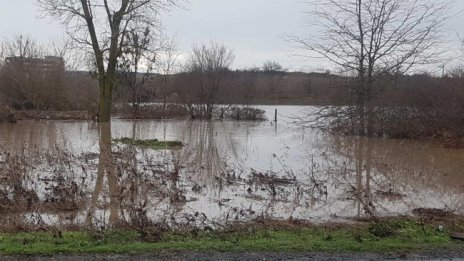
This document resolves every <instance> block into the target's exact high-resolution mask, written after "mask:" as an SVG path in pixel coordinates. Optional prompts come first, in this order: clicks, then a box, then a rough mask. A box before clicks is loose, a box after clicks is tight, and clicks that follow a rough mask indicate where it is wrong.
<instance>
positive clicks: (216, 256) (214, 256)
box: [0, 251, 464, 261]
mask: <svg viewBox="0 0 464 261" xmlns="http://www.w3.org/2000/svg"><path fill="white" fill-rule="evenodd" d="M0 260H5V261H17V260H18V261H19V260H26V261H58V260H63V261H81V260H85V261H87V260H89V261H104V260H111V261H125V260H136V261H144V260H230V261H232V260H237V261H255V260H256V261H257V260H316V261H326V260H327V261H328V260H334V261H335V260H464V251H455V252H433V253H422V254H408V255H401V254H395V255H378V254H364V253H363V254H327V253H298V254H296V253H269V252H263V253H217V252H215V253H191V252H182V253H147V254H136V255H55V256H0Z"/></svg>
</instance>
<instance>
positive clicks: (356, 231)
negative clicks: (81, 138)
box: [0, 220, 464, 255]
mask: <svg viewBox="0 0 464 261" xmlns="http://www.w3.org/2000/svg"><path fill="white" fill-rule="evenodd" d="M253 227H254V226H249V227H241V228H235V229H231V230H228V231H214V232H195V233H193V232H188V233H187V232H184V233H180V232H177V233H174V232H169V233H165V234H163V235H162V236H161V237H160V238H158V239H159V240H157V241H156V242H147V241H146V240H143V238H142V237H141V235H140V234H138V233H137V232H130V231H107V232H63V233H61V232H60V233H44V232H40V233H15V234H1V236H0V254H7V255H8V254H53V253H68V254H81V253H133V252H147V251H161V250H162V251H199V252H209V251H232V252H242V251H271V252H278V251H287V252H330V253H340V252H371V253H386V252H411V251H413V252H416V251H419V252H420V251H430V250H433V249H436V250H444V249H445V250H446V249H450V250H456V249H458V250H459V249H463V250H464V242H462V241H455V240H452V239H450V237H449V231H447V230H446V228H445V229H438V228H437V227H436V226H435V225H421V224H419V223H417V222H414V221H408V220H393V221H384V222H381V223H364V224H362V225H345V226H341V225H338V226H317V227H311V226H303V227H298V226H296V227H282V228H253Z"/></svg>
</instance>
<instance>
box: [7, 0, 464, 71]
mask: <svg viewBox="0 0 464 261" xmlns="http://www.w3.org/2000/svg"><path fill="white" fill-rule="evenodd" d="M33 2H34V1H33V0H0V4H1V5H0V6H1V9H0V38H4V37H10V36H12V35H14V34H29V35H31V36H33V37H34V38H36V39H38V40H40V41H43V42H48V41H49V40H50V39H51V38H57V37H62V36H63V35H64V30H63V28H62V26H61V25H60V24H59V23H57V22H54V21H52V20H51V19H49V18H46V19H41V18H40V17H39V16H40V13H39V11H38V8H37V7H36V6H35V5H34V3H33ZM454 5H455V6H454V7H453V10H455V11H456V12H457V11H458V10H463V9H464V1H463V0H457V1H456V3H455V4H454ZM310 9H311V6H310V5H308V4H307V3H305V1H304V0H190V2H189V3H187V4H185V8H184V9H176V10H173V11H171V12H170V14H168V15H165V17H164V19H163V20H164V24H165V26H166V28H167V32H168V33H169V34H177V40H178V41H177V42H178V47H179V48H180V50H181V51H182V53H184V54H187V53H188V52H189V50H190V49H191V46H192V44H194V43H203V42H208V41H210V40H213V41H217V42H221V43H224V44H226V45H227V46H228V47H230V48H232V49H233V50H234V52H235V56H236V59H235V62H234V65H233V67H234V68H244V67H251V66H260V65H262V64H263V62H265V61H266V60H275V61H278V62H279V63H281V64H282V65H283V66H284V67H285V68H288V69H290V70H304V71H313V70H317V69H323V67H325V65H324V64H323V63H320V62H318V61H314V60H308V59H306V58H303V57H300V56H296V55H294V53H295V49H294V48H293V47H292V46H291V45H290V44H289V43H288V42H286V41H285V40H284V39H283V36H284V35H299V36H305V35H311V30H312V29H311V27H309V26H308V25H307V21H308V17H307V15H306V14H305V11H309V10H310ZM463 25H464V13H461V14H459V15H457V16H456V18H453V19H451V20H450V21H449V22H448V24H447V26H446V30H447V31H448V32H449V33H450V35H456V34H457V33H460V34H463V33H464V29H463Z"/></svg>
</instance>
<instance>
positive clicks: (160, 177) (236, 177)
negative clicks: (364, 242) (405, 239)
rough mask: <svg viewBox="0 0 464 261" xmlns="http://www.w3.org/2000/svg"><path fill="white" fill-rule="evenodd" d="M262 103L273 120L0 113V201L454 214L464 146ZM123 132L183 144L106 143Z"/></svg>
mask: <svg viewBox="0 0 464 261" xmlns="http://www.w3.org/2000/svg"><path fill="white" fill-rule="evenodd" d="M261 108H263V109H264V110H266V112H267V115H268V118H269V119H272V120H273V119H274V110H275V109H276V108H277V109H278V112H279V121H278V122H277V123H275V122H273V121H265V122H236V121H222V122H219V121H217V122H207V121H184V120H165V121H161V120H143V121H131V120H118V119H114V120H113V122H112V124H111V126H106V127H105V126H99V125H97V124H95V123H93V122H87V121H21V122H19V123H17V124H8V123H2V124H0V134H1V135H0V151H1V154H0V171H1V173H0V193H1V194H2V195H1V196H2V198H3V200H2V202H0V203H1V204H0V206H2V208H3V210H2V211H3V212H4V213H6V212H8V213H14V217H15V219H18V218H19V219H21V220H23V221H24V222H26V223H32V224H36V223H46V224H68V225H69V224H85V223H91V224H95V225H98V226H109V225H111V224H112V223H114V222H119V221H121V220H123V221H124V220H126V221H127V220H130V219H140V215H143V216H144V217H146V218H147V219H149V220H153V221H164V222H167V223H169V224H171V225H181V224H182V225H185V224H189V225H192V224H193V225H198V226H206V225H208V226H214V225H218V224H223V223H226V222H229V221H234V220H245V221H246V220H252V219H260V218H278V219H288V218H290V217H291V218H294V219H305V220H309V221H313V222H324V221H329V220H331V221H332V220H336V221H345V220H351V219H353V218H358V217H370V216H396V215H412V214H413V210H414V209H417V208H436V209H444V210H447V211H452V212H455V213H457V214H464V173H463V172H464V150H459V149H445V148H442V147H440V146H439V145H436V144H432V143H429V142H419V141H408V140H393V139H377V138H376V139H367V138H359V137H342V136H333V135H326V134H323V133H320V132H318V131H316V130H313V129H310V128H303V127H298V126H296V125H294V124H293V123H292V121H293V118H292V116H294V115H303V114H304V113H306V112H308V111H311V110H313V109H314V108H313V107H303V106H261ZM121 137H132V138H137V139H155V138H156V139H159V140H179V141H182V142H183V143H184V144H185V146H184V147H183V148H182V149H180V150H157V151H154V150H150V149H142V148H134V147H130V146H125V145H120V144H114V142H113V144H112V145H111V139H116V138H121ZM100 151H102V153H100ZM21 206H22V207H21ZM5 209H6V210H5ZM11 215H13V214H11Z"/></svg>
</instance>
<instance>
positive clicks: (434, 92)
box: [0, 70, 464, 111]
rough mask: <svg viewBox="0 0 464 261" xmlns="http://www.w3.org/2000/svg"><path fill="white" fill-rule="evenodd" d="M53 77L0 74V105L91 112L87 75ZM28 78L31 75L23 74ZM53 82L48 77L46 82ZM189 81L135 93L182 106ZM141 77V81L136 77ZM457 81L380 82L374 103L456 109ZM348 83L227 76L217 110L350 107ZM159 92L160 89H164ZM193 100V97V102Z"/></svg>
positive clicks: (186, 77)
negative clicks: (243, 106) (236, 106)
mask: <svg viewBox="0 0 464 261" xmlns="http://www.w3.org/2000/svg"><path fill="white" fill-rule="evenodd" d="M57 73H60V72H53V74H52V75H51V76H50V77H44V76H43V75H42V76H36V78H37V79H28V80H26V78H25V77H24V75H14V74H11V73H9V72H8V71H5V70H3V71H1V72H0V99H1V100H2V102H3V103H6V104H7V105H8V106H10V107H12V108H14V109H16V110H21V109H25V110H30V109H38V110H95V111H96V110H97V104H98V97H99V94H98V92H99V88H98V81H97V79H96V78H95V77H94V76H93V75H92V73H90V72H86V71H68V72H63V73H64V75H61V76H60V75H57ZM28 75H31V74H28ZM52 76H53V77H52ZM191 76H192V75H191V74H190V73H179V74H173V75H169V76H168V80H167V84H166V86H165V87H163V85H162V81H163V77H162V76H161V75H158V74H150V75H149V76H148V80H147V81H146V82H145V83H144V86H143V87H142V88H141V89H140V90H139V92H140V94H139V95H140V96H141V99H140V100H141V101H142V102H162V101H163V96H164V95H166V101H167V102H169V103H184V102H185V99H186V97H185V96H186V95H191V93H190V92H191V91H192V89H193V88H191V86H192V77H191ZM140 77H142V76H140ZM462 79H463V78H462V77H461V76H460V75H455V74H453V75H448V76H445V77H433V76H429V75H425V74H424V75H413V76H399V77H385V80H384V81H380V84H378V86H376V88H377V89H378V90H377V93H378V95H376V98H375V103H376V104H379V105H391V106H419V107H424V106H425V107H427V106H438V105H440V106H444V105H447V104H451V105H453V106H457V104H461V101H463V102H464V99H462V98H461V97H462V95H463V92H464V90H463V88H462V84H463V81H462ZM352 80H353V79H352V78H350V77H341V76H338V75H333V74H329V73H303V72H263V71H246V70H244V71H238V70H237V71H230V72H229V73H228V74H227V77H225V78H224V80H223V81H224V82H223V84H221V89H220V90H218V94H217V97H216V102H217V103H218V104H247V105H253V104H282V105H350V104H354V102H355V101H354V98H355V95H354V94H353V93H351V92H352V88H350V84H351V83H352ZM164 88H165V89H164ZM130 91H131V90H129V88H128V87H127V86H123V85H117V87H116V90H115V97H114V100H115V101H116V102H128V103H130V102H132V101H131V95H128V93H130ZM193 99H195V97H193Z"/></svg>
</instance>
